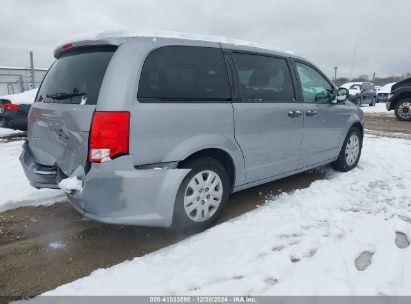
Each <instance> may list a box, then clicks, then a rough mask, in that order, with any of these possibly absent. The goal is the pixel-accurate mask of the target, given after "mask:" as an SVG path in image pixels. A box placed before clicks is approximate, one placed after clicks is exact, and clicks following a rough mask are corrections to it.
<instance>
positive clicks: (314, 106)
mask: <svg viewBox="0 0 411 304" xmlns="http://www.w3.org/2000/svg"><path fill="white" fill-rule="evenodd" d="M295 64H296V68H297V74H298V77H299V79H300V83H301V89H302V95H303V99H304V100H303V111H304V129H303V142H302V149H301V162H302V165H303V166H308V165H313V164H317V163H320V162H324V161H327V160H330V159H333V158H335V157H337V156H338V154H339V151H340V148H341V147H340V146H339V142H340V136H341V134H342V132H343V130H344V127H345V125H346V122H347V120H348V116H349V115H350V109H349V108H348V107H347V106H346V105H345V104H344V103H341V104H339V103H336V104H333V103H332V101H333V100H334V99H335V92H334V86H332V85H331V84H330V83H329V82H328V80H327V79H326V78H325V77H324V76H323V75H322V74H321V73H320V72H319V71H318V70H317V69H316V68H315V67H313V66H311V65H309V64H305V63H302V62H296V63H295Z"/></svg>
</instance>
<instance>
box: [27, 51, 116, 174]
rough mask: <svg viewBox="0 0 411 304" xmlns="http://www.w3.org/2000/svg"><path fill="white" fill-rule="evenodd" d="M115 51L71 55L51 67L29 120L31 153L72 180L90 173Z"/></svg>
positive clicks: (83, 52)
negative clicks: (91, 141) (96, 117)
mask: <svg viewBox="0 0 411 304" xmlns="http://www.w3.org/2000/svg"><path fill="white" fill-rule="evenodd" d="M115 50H116V47H115V46H93V47H82V48H78V49H70V50H67V51H65V52H64V53H62V54H60V55H59V57H58V58H57V60H56V61H55V63H54V64H53V65H52V66H51V68H50V70H49V71H48V73H47V75H46V77H45V78H44V81H43V83H42V85H41V87H40V89H39V92H38V94H37V97H36V101H35V103H34V105H33V106H32V108H31V111H30V114H29V117H28V147H29V149H30V151H31V154H32V155H33V158H34V161H35V162H36V163H38V164H41V165H45V166H56V167H57V168H58V169H59V170H60V171H61V172H62V173H64V174H65V175H67V176H70V175H72V174H73V173H74V172H75V171H76V170H78V169H82V168H84V167H85V165H86V163H87V156H88V138H89V131H90V126H91V121H92V118H93V113H94V111H95V109H96V105H97V100H98V96H99V93H100V88H101V84H102V82H103V78H104V75H105V72H106V69H107V66H108V64H109V62H110V60H111V58H112V56H113V54H114V52H115Z"/></svg>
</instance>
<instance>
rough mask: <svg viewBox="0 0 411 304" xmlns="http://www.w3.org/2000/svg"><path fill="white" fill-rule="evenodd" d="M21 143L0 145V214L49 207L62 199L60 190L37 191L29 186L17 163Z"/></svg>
mask: <svg viewBox="0 0 411 304" xmlns="http://www.w3.org/2000/svg"><path fill="white" fill-rule="evenodd" d="M22 143H23V142H22V141H15V142H9V143H1V144H0V155H1V158H0V212H4V211H6V210H9V209H14V208H17V207H23V206H29V205H30V206H39V205H51V204H53V203H55V202H57V201H61V200H63V199H64V195H63V193H62V192H61V191H60V190H51V189H41V190H38V189H35V188H33V187H31V186H30V184H29V182H28V181H27V179H26V176H25V175H24V172H23V169H22V168H21V165H20V161H19V156H20V154H21V151H22Z"/></svg>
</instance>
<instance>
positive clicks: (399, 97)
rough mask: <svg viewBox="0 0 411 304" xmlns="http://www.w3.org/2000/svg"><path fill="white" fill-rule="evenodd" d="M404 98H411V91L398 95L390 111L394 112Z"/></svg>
mask: <svg viewBox="0 0 411 304" xmlns="http://www.w3.org/2000/svg"><path fill="white" fill-rule="evenodd" d="M404 98H411V89H410V90H408V91H404V92H401V93H399V94H398V96H396V97H394V99H393V100H392V102H391V105H390V110H394V109H395V107H396V105H397V104H398V103H399V102H400V101H401V100H403V99H404Z"/></svg>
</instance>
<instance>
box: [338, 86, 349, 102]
mask: <svg viewBox="0 0 411 304" xmlns="http://www.w3.org/2000/svg"><path fill="white" fill-rule="evenodd" d="M349 94H350V91H348V89H346V88H339V89H338V90H337V98H336V103H337V102H338V101H346V100H347V99H348V95H349Z"/></svg>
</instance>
